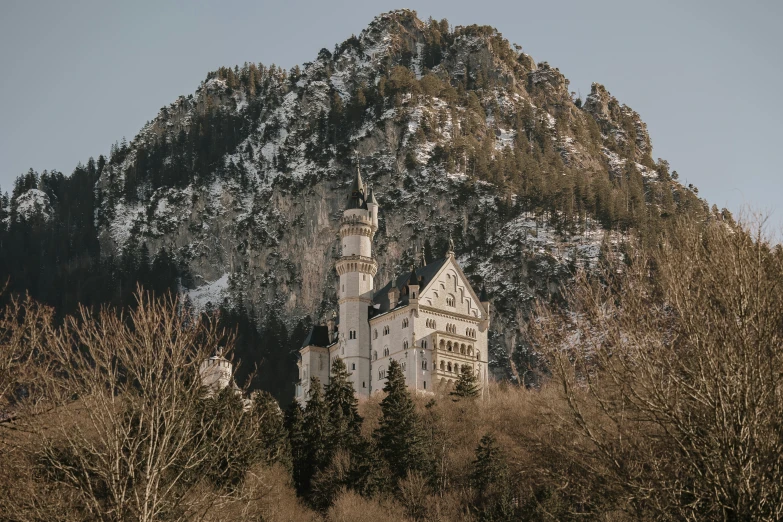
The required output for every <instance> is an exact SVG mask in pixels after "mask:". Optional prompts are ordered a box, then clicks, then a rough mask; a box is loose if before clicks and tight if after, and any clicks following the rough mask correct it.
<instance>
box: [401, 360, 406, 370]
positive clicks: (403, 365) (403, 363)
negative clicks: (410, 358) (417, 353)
mask: <svg viewBox="0 0 783 522" xmlns="http://www.w3.org/2000/svg"><path fill="white" fill-rule="evenodd" d="M400 366H401V367H402V371H405V361H402V364H400Z"/></svg>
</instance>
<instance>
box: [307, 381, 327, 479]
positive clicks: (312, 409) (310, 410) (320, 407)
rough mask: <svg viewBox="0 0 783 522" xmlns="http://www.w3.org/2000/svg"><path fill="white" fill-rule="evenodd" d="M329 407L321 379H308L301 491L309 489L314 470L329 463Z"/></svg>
mask: <svg viewBox="0 0 783 522" xmlns="http://www.w3.org/2000/svg"><path fill="white" fill-rule="evenodd" d="M329 432H330V426H329V409H328V407H327V405H326V401H325V400H324V394H323V391H322V389H321V381H320V380H319V379H318V378H317V377H312V378H311V379H310V392H309V397H308V399H307V407H306V408H305V412H304V441H305V454H306V461H305V466H304V468H303V470H302V480H303V481H302V485H303V491H304V492H305V493H307V492H308V491H309V489H310V481H311V480H312V478H313V475H315V473H316V471H318V470H319V469H323V468H325V467H326V465H327V464H329V459H330V456H331V455H330V454H329V447H330V443H329V438H328V437H329Z"/></svg>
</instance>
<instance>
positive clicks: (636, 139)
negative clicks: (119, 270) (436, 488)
mask: <svg viewBox="0 0 783 522" xmlns="http://www.w3.org/2000/svg"><path fill="white" fill-rule="evenodd" d="M575 101H576V100H575V99H574V98H573V95H572V93H569V91H568V81H567V80H566V79H565V78H564V77H563V75H562V74H561V73H560V72H559V71H558V70H557V69H555V68H552V67H550V66H549V65H548V64H546V63H542V64H539V65H536V64H535V63H534V61H533V59H532V58H531V57H530V56H528V55H526V54H524V53H520V52H518V51H515V50H514V49H513V48H512V47H511V46H510V45H509V43H508V42H507V41H506V40H504V39H503V38H502V36H501V35H500V34H499V33H497V32H496V31H495V30H494V29H491V28H488V27H478V26H470V27H457V28H453V29H451V28H449V26H448V24H447V23H442V22H435V21H429V22H423V21H421V20H419V19H418V18H417V17H416V15H415V13H414V12H411V11H395V12H392V13H387V14H384V15H381V16H379V17H377V18H376V19H374V20H373V21H372V22H371V23H370V25H369V26H368V27H367V28H366V29H365V30H364V31H362V33H361V34H360V35H359V36H358V37H351V38H350V39H348V40H346V41H345V42H343V43H342V44H341V45H339V46H336V47H335V50H334V52H330V51H328V50H327V49H322V50H321V51H320V52H319V53H318V56H317V58H316V59H315V60H314V61H313V62H311V63H307V64H305V65H304V66H303V67H302V68H301V69H299V68H296V69H294V70H292V71H290V72H287V71H283V70H281V69H278V68H276V67H274V66H272V67H269V68H266V67H263V66H256V65H252V66H246V67H244V68H243V69H241V70H240V69H238V68H236V69H233V70H232V69H221V70H220V71H218V72H216V73H211V74H210V75H209V76H208V78H207V80H206V81H205V82H203V83H202V85H201V86H200V87H199V88H198V89H197V90H196V92H195V94H194V95H191V96H188V97H180V98H179V99H178V100H177V101H175V102H174V103H173V104H171V105H170V106H168V107H166V108H164V109H161V111H160V112H159V114H158V115H157V116H156V118H155V119H154V120H153V121H152V122H151V123H149V124H148V125H146V126H145V127H144V128H143V129H142V131H141V132H140V133H139V135H138V136H136V138H135V139H134V140H133V141H132V142H131V143H130V144H128V146H127V147H122V148H121V149H118V150H117V151H116V153H115V154H114V155H113V156H112V159H111V161H110V164H109V165H107V167H106V168H105V169H104V170H103V173H102V176H101V178H100V180H99V181H98V183H97V185H96V195H97V197H98V200H99V202H100V203H99V208H98V210H97V212H96V222H97V224H98V226H99V230H100V239H101V243H102V249H103V250H104V251H106V252H115V253H119V252H120V251H121V250H122V249H123V248H126V247H127V246H128V245H130V244H140V243H146V245H147V246H148V248H149V249H150V251H151V252H152V253H153V254H154V252H156V251H158V250H160V249H161V248H163V247H165V248H166V249H167V250H168V251H169V252H172V253H174V254H175V255H176V256H177V257H178V258H179V259H180V260H182V261H183V262H185V263H186V264H187V266H188V267H189V269H190V271H191V272H192V274H193V284H192V285H191V286H193V287H194V288H191V289H187V288H186V289H184V290H185V291H194V292H196V293H195V294H194V295H196V296H197V297H198V303H197V304H198V305H202V306H203V305H205V304H206V302H207V301H209V299H207V298H205V297H204V296H205V295H206V296H207V297H209V296H210V295H212V296H214V299H215V300H224V299H225V300H226V302H227V303H228V304H229V305H230V304H231V303H232V302H236V301H237V300H240V299H241V300H242V302H243V303H246V304H250V305H251V306H252V307H253V309H254V310H255V311H256V313H257V314H258V315H259V317H261V316H263V315H264V314H265V313H266V312H267V311H268V310H270V309H271V308H275V309H278V310H282V311H284V314H285V315H286V316H287V317H289V318H291V320H292V321H293V320H295V319H296V318H300V317H303V316H311V317H312V318H313V319H314V320H318V319H319V318H321V317H323V316H324V315H326V314H327V313H329V312H330V311H331V310H332V309H335V308H336V294H335V285H336V281H337V277H336V274H335V271H334V268H333V264H334V261H335V259H336V258H337V256H338V255H339V244H338V240H337V238H338V236H337V232H338V227H339V217H340V215H341V211H342V210H343V209H344V207H345V204H346V201H347V200H346V196H347V191H348V186H349V183H350V180H351V172H352V171H353V166H352V165H353V164H354V163H355V162H356V161H358V163H359V165H360V168H361V170H362V173H363V176H364V177H365V180H366V181H367V182H368V183H369V184H370V185H372V187H373V189H374V191H375V194H376V197H377V199H378V201H379V203H380V205H381V214H380V216H381V217H380V230H379V232H378V234H377V236H376V240H375V245H374V249H375V252H376V253H377V256H378V263H379V271H378V275H377V279H376V281H375V284H376V287H380V286H382V285H383V284H384V283H385V282H386V281H388V280H389V279H390V278H391V277H392V276H393V275H394V274H396V273H398V272H399V271H400V270H401V269H403V268H407V267H408V266H409V265H410V263H411V262H412V260H413V259H414V258H416V257H417V256H420V251H421V249H423V248H428V249H429V250H427V251H426V255H427V256H430V257H439V256H440V255H441V254H442V253H443V252H441V250H444V249H445V246H446V241H447V239H448V237H449V235H452V236H453V237H454V240H455V242H456V244H457V255H458V261H459V262H460V264H461V266H462V267H463V269H464V271H465V272H466V274H467V275H468V276H469V277H470V278H471V279H472V282H473V284H474V285H476V286H477V287H480V286H481V285H486V287H487V291H488V294H489V297H490V299H491V300H492V301H493V307H494V309H495V310H496V315H495V318H494V319H493V331H492V332H491V336H490V344H491V346H492V350H493V351H492V357H493V358H494V360H495V361H496V364H497V366H496V371H497V372H498V373H503V372H508V371H509V368H510V366H509V365H508V361H507V359H508V358H507V356H508V354H510V353H512V352H513V351H514V349H515V348H517V347H519V346H520V341H519V333H520V329H521V328H522V327H523V325H524V320H525V318H526V317H527V315H528V313H529V311H530V306H531V304H532V303H533V301H534V300H535V299H536V298H538V297H544V298H552V297H553V296H557V294H558V288H559V286H560V284H561V283H562V282H564V281H566V280H567V279H568V277H569V276H570V274H571V273H572V271H573V269H574V268H575V267H578V266H587V267H589V266H591V265H592V264H594V263H595V261H596V259H597V258H598V255H599V252H600V250H601V248H600V247H601V244H602V243H603V242H606V244H612V241H613V238H614V236H613V235H612V234H611V233H607V232H606V230H605V228H604V226H602V224H601V223H602V222H599V219H598V217H599V216H598V211H597V210H595V209H594V208H590V207H589V205H582V204H580V203H578V202H577V203H575V204H572V202H571V201H568V199H569V198H571V199H572V200H573V201H577V199H579V201H582V200H584V198H585V197H586V196H584V193H580V192H579V191H580V190H587V189H585V188H584V187H588V188H589V189H590V190H593V188H590V187H597V186H598V185H597V183H598V182H599V181H601V182H602V183H603V182H606V183H610V181H609V180H611V176H613V175H614V176H619V175H621V174H620V173H621V172H625V171H624V170H623V169H625V168H626V167H627V166H628V165H632V166H635V168H636V172H637V174H638V173H641V175H642V176H643V182H644V183H645V184H656V183H663V182H662V181H659V180H658V179H657V178H658V176H657V174H656V170H655V169H656V165H655V164H654V163H653V161H652V159H651V155H650V154H651V144H650V138H649V136H648V135H647V130H646V126H645V124H644V123H643V122H642V121H641V120H640V119H639V115H638V114H636V113H635V112H634V111H632V110H631V109H629V108H628V107H626V106H624V105H620V104H619V103H618V102H617V100H616V99H614V98H613V97H611V96H610V95H609V93H608V92H607V91H606V90H605V89H604V88H603V87H602V86H600V85H598V84H594V85H593V89H592V92H591V94H590V95H589V96H588V97H587V100H586V102H585V104H584V106H583V107H580V105H581V104H580V103H575ZM640 179H641V178H640ZM666 183H671V182H669V181H668V180H667V181H666ZM583 185H584V187H583ZM561 186H562V187H563V188H562V189H561ZM542 187H543V188H542ZM569 187H570V188H569ZM574 187H577V188H574ZM579 187H582V188H581V189H580V188H579ZM597 190H598V189H595V191H597ZM664 190H665V191H669V190H670V189H669V188H668V185H667V186H666V188H665V189H664ZM564 194H566V196H564ZM568 194H570V195H568ZM574 194H576V195H575V196H574ZM648 203H649V202H648ZM596 208H597V207H596ZM606 224H607V223H604V225H606ZM417 252H419V253H418V254H417ZM220 281H222V282H223V283H224V284H219V283H215V282H220ZM210 285H211V286H210ZM199 287H200V288H201V291H200V293H198V292H199ZM205 289H215V291H214V292H212V293H210V292H208V291H207V290H205ZM210 291H211V290H210ZM194 301H195V300H194ZM212 304H213V305H217V304H220V303H214V302H213V303H212Z"/></svg>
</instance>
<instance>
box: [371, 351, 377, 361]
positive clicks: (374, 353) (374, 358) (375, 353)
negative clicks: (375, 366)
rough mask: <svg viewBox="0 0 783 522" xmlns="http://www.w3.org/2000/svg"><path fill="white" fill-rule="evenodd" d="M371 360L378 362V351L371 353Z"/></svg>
mask: <svg viewBox="0 0 783 522" xmlns="http://www.w3.org/2000/svg"><path fill="white" fill-rule="evenodd" d="M372 360H373V361H377V360H378V350H374V351H373V352H372Z"/></svg>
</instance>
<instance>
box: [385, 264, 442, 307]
mask: <svg viewBox="0 0 783 522" xmlns="http://www.w3.org/2000/svg"><path fill="white" fill-rule="evenodd" d="M448 260H449V258H448V257H443V258H441V259H436V260H434V261H431V262H430V263H429V264H428V265H426V266H421V267H419V268H416V269H415V270H413V271H412V272H411V271H408V270H406V271H405V272H403V273H402V274H400V275H399V276H397V277H395V278H394V279H392V280H391V281H389V282H388V283H386V286H384V287H382V288H380V289H379V290H378V291H376V292H375V294H373V302H374V303H375V305H376V306H378V308H374V314H373V315H379V314H382V313H385V312H388V311H389V310H393V309H394V308H396V307H397V304H398V303H393V304H392V303H390V302H389V291H390V290H391V289H392V288H397V290H399V291H400V301H401V304H402V305H406V304H408V298H409V296H408V295H404V294H403V292H402V290H403V288H404V287H406V286H408V285H409V284H414V282H415V284H418V285H419V292H423V291H424V289H425V288H427V285H428V284H429V283H430V282H431V281H432V280H433V279H434V278H435V276H436V275H437V274H438V272H439V271H440V269H441V268H442V267H443V265H445V264H446V263H447V262H448ZM412 279H413V281H411V280H412ZM392 285H394V286H392Z"/></svg>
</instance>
